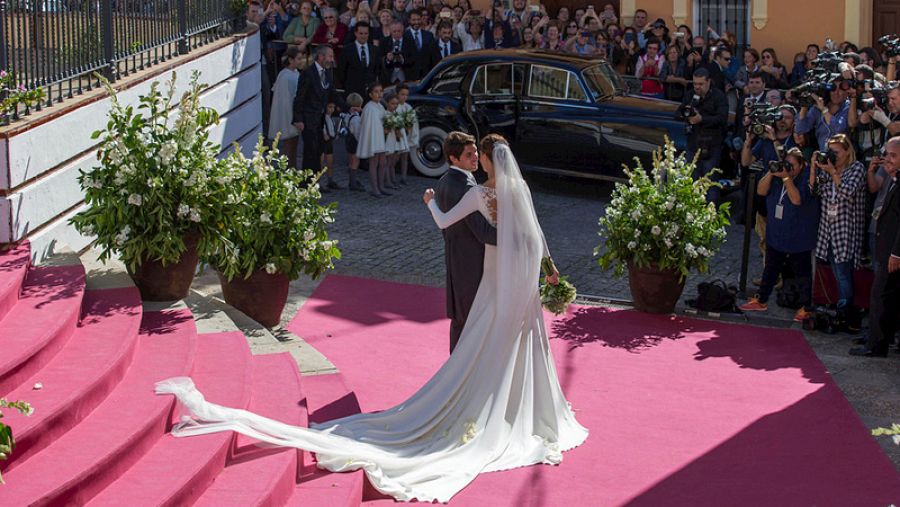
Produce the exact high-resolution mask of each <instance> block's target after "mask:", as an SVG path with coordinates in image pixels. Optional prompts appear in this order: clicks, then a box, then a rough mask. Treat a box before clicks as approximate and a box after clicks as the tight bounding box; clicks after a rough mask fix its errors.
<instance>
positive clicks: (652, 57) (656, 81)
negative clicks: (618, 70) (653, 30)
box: [634, 37, 663, 98]
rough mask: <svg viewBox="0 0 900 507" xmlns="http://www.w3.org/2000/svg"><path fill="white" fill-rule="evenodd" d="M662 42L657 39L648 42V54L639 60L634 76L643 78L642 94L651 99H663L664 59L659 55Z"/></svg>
mask: <svg viewBox="0 0 900 507" xmlns="http://www.w3.org/2000/svg"><path fill="white" fill-rule="evenodd" d="M659 48H660V41H659V39H657V38H656V37H653V38H651V39H650V40H648V41H647V52H646V53H645V54H643V55H641V56H640V57H638V59H637V64H636V65H635V69H634V75H635V76H636V77H639V78H641V94H642V95H647V96H650V97H657V98H662V97H663V85H662V82H661V81H660V74H661V72H662V65H663V57H662V55H660V54H659Z"/></svg>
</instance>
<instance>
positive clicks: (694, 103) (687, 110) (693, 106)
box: [681, 94, 700, 121]
mask: <svg viewBox="0 0 900 507" xmlns="http://www.w3.org/2000/svg"><path fill="white" fill-rule="evenodd" d="M698 106H700V96H699V95H697V94H694V96H693V97H691V101H690V102H689V103H687V104H685V105H684V107H682V108H681V119H682V120H684V121H688V119H690V118H691V117H692V116H694V115H695V114H697V107H698Z"/></svg>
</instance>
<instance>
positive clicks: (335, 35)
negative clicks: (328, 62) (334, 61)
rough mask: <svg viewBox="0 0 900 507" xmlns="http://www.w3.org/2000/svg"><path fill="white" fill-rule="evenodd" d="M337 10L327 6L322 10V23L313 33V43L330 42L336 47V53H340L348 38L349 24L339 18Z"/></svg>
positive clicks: (329, 43)
mask: <svg viewBox="0 0 900 507" xmlns="http://www.w3.org/2000/svg"><path fill="white" fill-rule="evenodd" d="M337 17H338V16H337V10H335V9H332V8H330V7H329V8H327V9H323V10H322V24H321V25H319V28H317V29H316V34H315V35H313V38H312V42H313V44H328V45H329V46H331V48H332V49H334V54H335V55H339V54H340V53H341V48H342V47H344V40H345V39H346V38H347V25H345V24H343V23H341V22H339V21H338V19H337Z"/></svg>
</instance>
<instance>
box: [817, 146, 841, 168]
mask: <svg viewBox="0 0 900 507" xmlns="http://www.w3.org/2000/svg"><path fill="white" fill-rule="evenodd" d="M815 157H816V162H817V163H818V164H819V165H828V163H829V162H830V163H831V165H834V164H836V163H837V152H835V151H834V150H832V149H831V148H828V149H827V150H825V151H817V152H816V154H815Z"/></svg>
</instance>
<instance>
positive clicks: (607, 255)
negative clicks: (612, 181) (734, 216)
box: [594, 139, 728, 313]
mask: <svg viewBox="0 0 900 507" xmlns="http://www.w3.org/2000/svg"><path fill="white" fill-rule="evenodd" d="M635 162H636V164H635V165H636V166H635V168H634V169H629V168H628V167H625V174H626V176H627V177H628V182H627V183H617V184H616V188H615V190H614V191H613V194H612V201H611V202H610V204H609V205H608V206H607V207H606V215H605V216H603V217H601V218H600V227H601V231H600V236H602V237H604V238H605V241H604V242H603V243H602V244H601V245H600V246H598V247H597V248H596V249H595V250H594V254H595V255H599V256H600V257H599V259H598V263H599V264H600V267H601V268H603V269H609V268H614V269H615V274H616V275H622V274H624V272H625V268H626V267H627V269H628V284H629V286H630V288H631V295H632V298H633V300H634V307H635V308H636V309H637V310H640V311H644V312H650V313H672V312H673V311H674V309H675V304H676V303H677V302H678V298H679V297H681V292H682V291H683V290H684V281H685V278H686V277H687V275H688V274H689V273H690V271H691V270H693V269H695V270H697V271H699V272H701V273H705V272H706V271H708V270H709V259H710V257H712V256H713V255H714V254H715V253H716V252H717V251H718V249H719V247H720V246H721V244H722V243H723V242H724V241H725V235H726V231H725V228H726V226H727V225H728V204H723V205H722V206H720V207H718V208H717V207H716V206H715V205H714V204H713V203H708V202H707V201H706V192H707V190H708V189H709V188H710V187H711V186H712V185H716V184H717V183H714V182H713V181H711V180H710V179H709V177H708V176H704V177H702V178H699V179H694V178H693V172H694V167H695V163H696V158H695V159H694V160H690V161H689V160H686V159H685V156H684V153H681V154H676V150H675V146H674V144H672V143H671V142H670V141H669V140H668V139H667V140H666V145H665V147H664V148H663V149H661V150H659V151H657V152H656V153H654V154H653V169H652V171H651V173H650V174H647V172H646V171H645V170H644V168H643V167H642V165H641V163H640V161H639V160H637V159H635Z"/></svg>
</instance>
